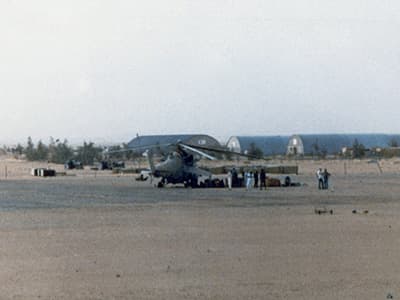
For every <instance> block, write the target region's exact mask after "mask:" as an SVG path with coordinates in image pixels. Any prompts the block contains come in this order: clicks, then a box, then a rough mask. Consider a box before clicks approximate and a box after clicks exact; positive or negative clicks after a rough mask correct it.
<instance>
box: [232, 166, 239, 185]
mask: <svg viewBox="0 0 400 300" xmlns="http://www.w3.org/2000/svg"><path fill="white" fill-rule="evenodd" d="M238 181H239V180H238V173H237V171H236V169H235V168H233V169H232V186H233V187H238V186H239V182H238Z"/></svg>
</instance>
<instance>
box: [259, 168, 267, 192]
mask: <svg viewBox="0 0 400 300" xmlns="http://www.w3.org/2000/svg"><path fill="white" fill-rule="evenodd" d="M265 180H266V176H265V171H264V168H262V169H261V171H260V191H261V190H262V188H263V187H264V188H265V189H267V183H266V182H265Z"/></svg>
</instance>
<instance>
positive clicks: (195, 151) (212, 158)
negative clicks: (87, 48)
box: [179, 143, 216, 160]
mask: <svg viewBox="0 0 400 300" xmlns="http://www.w3.org/2000/svg"><path fill="white" fill-rule="evenodd" d="M179 146H181V147H182V148H184V149H186V150H189V151H192V152H194V153H197V154H200V155H201V156H204V157H205V158H208V159H210V160H216V158H215V157H214V156H211V155H209V154H207V153H205V152H203V151H200V150H199V149H196V148H194V147H192V146H189V145H186V144H183V143H180V144H179Z"/></svg>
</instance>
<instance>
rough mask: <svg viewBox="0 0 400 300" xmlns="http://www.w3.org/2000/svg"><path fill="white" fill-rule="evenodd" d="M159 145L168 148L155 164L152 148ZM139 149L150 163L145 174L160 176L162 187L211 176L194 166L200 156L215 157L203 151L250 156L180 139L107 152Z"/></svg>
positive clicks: (188, 183) (189, 183) (190, 183)
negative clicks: (172, 142) (175, 141)
mask: <svg viewBox="0 0 400 300" xmlns="http://www.w3.org/2000/svg"><path fill="white" fill-rule="evenodd" d="M160 147H163V148H164V149H168V153H167V155H166V156H165V157H164V158H163V159H162V160H161V161H160V162H159V163H157V164H155V163H154V159H153V156H154V149H159V148H160ZM140 150H143V151H144V153H143V154H144V155H145V156H146V157H147V159H148V162H149V165H150V170H147V171H146V174H148V175H150V176H151V177H152V178H153V177H154V178H160V181H159V182H158V184H157V186H158V187H163V186H165V185H166V184H184V186H185V187H197V185H198V179H199V177H205V178H211V175H212V173H211V172H209V171H207V170H204V169H201V168H199V167H197V166H196V163H197V161H199V160H200V159H201V158H207V159H210V160H216V159H217V158H215V157H214V156H212V155H210V154H208V153H206V152H205V151H207V152H215V153H225V154H228V153H229V154H233V155H240V156H246V157H252V156H250V155H245V154H242V153H237V152H232V151H227V150H223V149H217V148H209V147H204V146H194V145H188V144H185V143H183V142H180V141H178V142H177V143H174V144H164V145H160V144H157V145H150V146H146V147H136V148H130V149H126V150H119V151H110V152H108V154H112V153H116V152H125V151H140Z"/></svg>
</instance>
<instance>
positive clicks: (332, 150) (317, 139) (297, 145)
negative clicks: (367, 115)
mask: <svg viewBox="0 0 400 300" xmlns="http://www.w3.org/2000/svg"><path fill="white" fill-rule="evenodd" d="M356 140H357V141H358V143H359V144H362V145H364V146H365V148H367V149H373V148H388V147H390V146H393V144H397V145H400V135H399V134H299V135H297V134H296V135H293V136H291V137H290V139H289V143H288V145H287V154H289V155H312V154H318V153H325V154H327V155H336V154H339V153H342V152H343V151H345V150H346V149H349V148H351V147H352V146H353V144H354V142H355V141H356Z"/></svg>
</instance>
